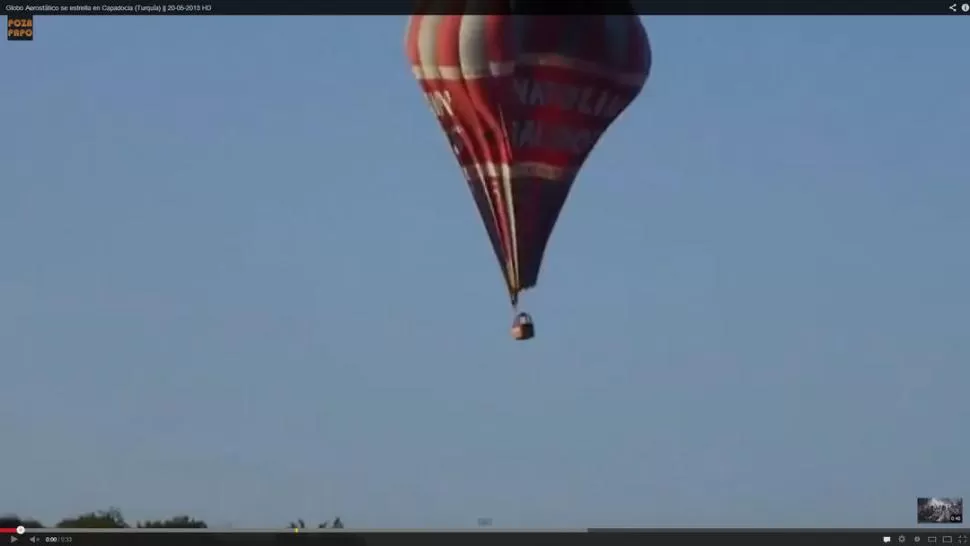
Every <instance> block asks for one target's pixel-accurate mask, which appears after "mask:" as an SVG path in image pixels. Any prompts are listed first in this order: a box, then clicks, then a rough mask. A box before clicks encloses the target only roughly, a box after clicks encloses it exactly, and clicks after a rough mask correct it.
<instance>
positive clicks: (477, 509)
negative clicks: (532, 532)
mask: <svg viewBox="0 0 970 546" xmlns="http://www.w3.org/2000/svg"><path fill="white" fill-rule="evenodd" d="M404 23H405V20H404V19H403V18H401V17H385V18H381V17H369V18H364V17H357V18H353V17H340V18H338V17H307V18H282V17H276V18H256V17H252V18H244V17H238V18H164V17H156V18H150V17H149V18H135V17H116V18H42V19H38V20H37V21H36V26H37V28H36V39H35V41H33V42H28V43H13V42H10V43H8V42H4V43H2V44H0V61H2V65H3V67H4V73H5V74H6V76H5V77H4V78H2V79H0V102H2V104H4V105H5V108H4V114H3V115H4V119H3V122H2V123H3V126H4V128H5V130H3V131H0V160H2V161H0V163H2V164H3V169H4V171H3V173H4V174H3V175H2V178H0V249H2V262H0V263H2V267H0V363H2V369H3V370H4V373H5V375H6V378H7V381H5V386H4V389H3V395H2V396H0V416H2V418H0V436H2V437H3V438H5V439H6V441H5V443H7V444H10V446H12V447H13V449H10V448H5V449H4V451H3V453H4V455H3V464H4V466H12V467H14V469H15V470H14V471H12V472H11V471H7V472H4V474H5V478H4V482H3V487H2V488H0V512H2V511H14V512H18V513H21V514H23V515H29V516H33V517H37V518H40V519H42V520H44V521H56V519H58V518H59V517H62V516H66V515H70V514H73V513H78V512H81V511H85V510H93V509H98V508H107V507H109V506H118V507H120V508H121V509H122V510H123V511H124V512H125V513H126V515H127V516H128V517H129V518H130V519H141V518H147V517H165V516H168V515H174V514H176V513H183V512H187V513H191V514H193V515H196V516H198V517H202V518H204V519H206V520H208V521H209V522H210V523H211V524H214V525H229V524H232V525H235V526H240V527H241V526H269V525H276V526H278V525H285V524H286V522H288V521H290V520H292V519H295V518H297V517H302V518H305V519H307V520H322V519H325V518H328V517H332V516H333V515H337V514H339V515H342V516H343V517H344V519H345V520H346V521H347V523H348V525H350V526H355V527H401V526H405V527H443V526H448V527H463V526H474V525H476V520H477V518H479V517H491V518H493V520H494V524H495V525H496V526H503V527H551V526H587V525H691V524H694V525H710V526H717V525H748V526H849V527H853V526H874V527H878V526H910V525H912V524H913V523H914V522H915V506H916V501H915V498H916V497H917V496H934V495H935V496H956V495H965V496H970V467H968V466H967V465H966V464H964V463H965V461H966V460H967V457H968V453H970V439H968V438H970V437H968V436H967V434H966V427H967V422H968V421H967V419H968V417H970V415H968V414H970V410H968V408H967V405H966V393H967V385H968V384H970V371H968V370H970V318H968V309H970V288H968V284H967V279H970V254H968V252H967V248H968V245H967V236H968V233H970V215H968V214H967V207H968V201H970V184H968V182H970V180H968V167H970V101H968V100H967V90H968V89H970V57H968V56H967V52H968V51H970V26H968V24H970V20H967V19H965V18H961V17H959V16H954V17H952V18H946V17H940V18H931V17H923V18H915V17H897V18H888V17H883V18H877V17H872V18H861V17H857V18H835V17H830V18H819V17H814V18H813V17H800V18H799V17H790V18H776V17H747V18H730V17H719V18H713V17H678V18H674V17H669V18H650V19H649V20H647V25H648V29H649V31H650V33H651V38H652V42H653V45H654V54H655V66H654V70H653V73H652V77H651V80H650V81H649V83H648V84H647V88H646V89H645V91H644V93H643V94H642V95H641V97H640V99H639V100H638V101H637V102H636V103H635V104H634V106H633V107H631V109H630V110H628V111H627V112H626V113H625V114H624V115H623V117H622V118H621V119H620V120H619V121H618V122H617V123H616V124H615V125H614V126H613V127H612V128H611V130H610V131H609V132H608V133H607V136H606V137H605V138H604V140H603V141H602V142H601V143H600V145H599V146H598V147H597V149H596V150H595V151H594V153H593V154H592V156H591V158H590V160H589V161H588V163H587V165H586V168H585V169H584V171H583V172H582V174H581V175H580V179H579V181H578V183H577V186H576V187H575V188H574V193H573V194H572V197H571V198H570V201H569V202H568V203H567V205H566V209H565V211H564V214H563V216H562V218H561V221H560V223H559V225H558V228H557V231H556V233H555V234H554V236H553V240H552V242H551V245H550V248H549V251H548V253H547V257H546V261H545V265H544V268H543V272H542V276H541V278H540V281H539V283H540V284H539V287H538V288H537V289H536V290H534V291H532V292H530V293H527V294H526V296H525V304H526V308H527V309H529V310H530V311H532V312H533V314H534V315H535V317H536V321H537V328H538V336H537V338H536V339H535V340H534V341H532V342H529V343H515V342H513V341H512V340H511V339H510V338H509V336H508V331H507V330H508V326H509V320H510V311H509V309H508V304H507V298H506V296H505V293H504V287H503V284H502V279H501V275H500V273H499V269H498V267H497V266H496V264H495V263H494V256H493V254H492V252H491V250H490V249H489V247H488V243H487V240H486V237H485V232H484V229H483V228H482V226H481V224H480V220H479V219H478V217H477V214H476V212H475V209H474V206H473V204H472V200H471V197H470V195H469V194H468V190H467V189H466V187H465V185H464V181H463V180H462V178H461V175H460V173H459V171H458V168H457V166H456V165H455V164H454V160H453V158H452V157H451V154H450V152H449V150H448V148H447V145H446V141H445V139H444V137H443V136H442V135H441V134H440V131H439V130H438V127H437V125H436V122H435V120H434V118H433V116H432V115H431V113H430V112H429V111H428V108H427V106H426V104H425V103H424V101H423V99H422V97H421V95H420V93H419V91H418V87H417V85H416V83H415V82H414V81H413V80H412V78H411V75H410V73H409V71H408V68H407V65H406V62H405V59H404V53H403V51H402V46H403V29H404ZM11 127H17V130H16V131H13V130H11V129H10V128H11Z"/></svg>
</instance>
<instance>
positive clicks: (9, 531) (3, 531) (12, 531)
mask: <svg viewBox="0 0 970 546" xmlns="http://www.w3.org/2000/svg"><path fill="white" fill-rule="evenodd" d="M16 534H17V528H16V527H0V535H16Z"/></svg>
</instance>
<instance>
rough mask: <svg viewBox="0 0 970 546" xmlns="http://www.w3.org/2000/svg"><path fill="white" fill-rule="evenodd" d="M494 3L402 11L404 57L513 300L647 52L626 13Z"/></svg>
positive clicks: (638, 83)
mask: <svg viewBox="0 0 970 546" xmlns="http://www.w3.org/2000/svg"><path fill="white" fill-rule="evenodd" d="M452 2H453V5H456V9H457V8H458V7H461V6H462V5H464V6H466V7H467V6H468V5H469V4H468V3H463V2H460V1H459V0H452ZM499 4H508V5H507V6H504V8H505V9H503V10H502V12H503V13H504V14H503V15H479V14H474V13H472V14H456V15H430V14H429V15H414V16H412V17H411V18H410V19H409V21H408V28H407V36H406V50H407V56H408V59H409V61H410V64H411V68H412V71H413V73H414V76H415V78H416V79H417V80H418V82H419V84H420V86H421V89H422V91H423V92H424V94H425V97H426V99H427V100H428V103H429V104H430V106H431V109H432V111H433V112H434V114H435V116H436V117H437V119H438V121H439V122H440V124H441V127H442V129H443V130H444V132H445V134H446V135H447V137H448V139H449V141H450V144H451V147H452V150H453V152H454V154H455V157H456V158H457V160H458V163H459V164H460V165H461V168H462V171H463V173H464V175H465V179H466V180H467V181H468V184H469V187H470V188H471V191H472V196H473V197H474V199H475V203H476V205H477V207H478V212H479V214H480V215H481V217H482V220H483V221H484V224H485V228H486V230H487V232H488V236H489V239H490V241H491V244H492V248H493V249H494V251H495V256H496V258H497V259H498V262H499V265H500V266H501V267H502V270H503V272H504V275H505V282H506V285H507V287H508V291H509V295H510V296H511V299H512V303H513V304H515V303H516V302H517V300H518V294H519V292H521V291H522V290H524V289H526V288H530V287H532V286H534V285H535V284H536V281H537V279H538V276H539V269H540V266H541V264H542V257H543V254H544V253H545V249H546V245H547V244H548V242H549V238H550V236H551V235H552V231H553V228H554V226H555V224H556V220H557V219H558V217H559V213H560V211H561V210H562V207H563V205H564V203H565V201H566V197H567V196H568V194H569V190H570V188H571V186H572V184H573V181H574V180H575V178H576V175H577V173H578V171H579V169H580V167H581V166H582V165H583V162H584V161H585V160H586V157H587V156H588V155H589V153H590V151H591V150H592V149H593V147H594V146H595V145H596V143H597V142H598V141H599V139H600V137H601V136H602V134H603V132H604V131H605V130H606V129H607V128H608V127H609V125H610V124H611V123H612V122H613V121H614V120H615V119H616V118H617V116H619V115H620V114H621V113H622V112H623V110H624V109H626V107H627V106H629V104H630V103H631V102H632V101H633V100H634V99H635V98H636V96H637V95H638V94H639V92H640V89H641V88H642V87H643V85H644V83H645V82H646V79H647V76H648V74H649V71H650V65H651V53H650V45H649V42H648V39H647V34H646V31H645V30H644V28H643V25H642V24H641V23H640V19H639V17H637V16H636V15H634V14H632V13H630V14H628V15H555V16H550V15H520V14H514V13H512V12H511V10H510V9H509V8H511V7H513V6H512V5H513V4H514V2H504V3H503V2H499Z"/></svg>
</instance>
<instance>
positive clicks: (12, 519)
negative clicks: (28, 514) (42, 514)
mask: <svg viewBox="0 0 970 546" xmlns="http://www.w3.org/2000/svg"><path fill="white" fill-rule="evenodd" d="M20 526H23V527H26V528H28V529H41V528H43V527H44V525H43V524H42V523H41V522H39V521H37V520H36V519H30V518H27V519H24V518H21V517H20V516H18V515H17V514H4V515H2V516H0V528H4V529H10V528H14V527H20Z"/></svg>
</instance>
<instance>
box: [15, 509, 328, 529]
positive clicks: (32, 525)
mask: <svg viewBox="0 0 970 546" xmlns="http://www.w3.org/2000/svg"><path fill="white" fill-rule="evenodd" d="M20 526H23V527H26V528H28V529H49V528H50V526H47V525H44V524H43V523H41V522H40V521H37V520H36V519H31V518H21V517H20V516H17V515H16V514H8V515H0V529H2V528H6V529H10V528H14V527H20ZM54 527H59V528H65V529H124V528H130V527H135V528H139V529H164V528H169V529H207V528H208V527H209V526H208V525H207V524H206V522H205V521H203V520H201V519H196V518H193V517H191V516H187V515H184V514H183V515H177V516H173V517H170V518H168V519H160V520H144V521H136V522H133V523H130V522H128V521H126V520H125V517H124V516H123V515H122V513H121V510H119V509H117V508H109V509H107V510H97V511H94V512H86V513H84V514H80V515H77V516H74V517H69V518H64V519H62V520H60V521H59V522H57V524H56V525H54ZM287 527H289V528H290V529H306V528H307V524H306V522H305V521H304V520H302V519H298V520H296V521H291V522H290V523H289V525H288V526H287ZM314 527H317V528H318V529H343V527H344V523H343V521H341V519H340V518H339V517H336V518H334V519H332V520H326V521H324V522H322V523H318V524H316V525H314Z"/></svg>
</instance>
